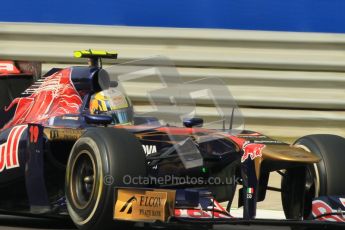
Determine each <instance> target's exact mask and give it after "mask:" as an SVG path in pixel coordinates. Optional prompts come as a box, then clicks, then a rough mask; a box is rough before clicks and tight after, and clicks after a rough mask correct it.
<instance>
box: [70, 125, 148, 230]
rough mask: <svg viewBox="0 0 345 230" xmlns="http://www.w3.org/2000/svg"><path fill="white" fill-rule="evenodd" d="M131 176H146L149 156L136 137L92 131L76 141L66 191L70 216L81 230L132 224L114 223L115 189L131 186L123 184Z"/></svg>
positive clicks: (107, 130)
mask: <svg viewBox="0 0 345 230" xmlns="http://www.w3.org/2000/svg"><path fill="white" fill-rule="evenodd" d="M127 175H129V176H131V177H135V176H146V158H145V153H144V151H143V148H142V146H141V144H140V142H139V141H138V140H137V139H136V137H135V136H134V135H133V134H131V133H129V132H128V131H126V130H123V129H116V128H92V129H90V130H88V131H87V132H86V133H85V134H84V135H83V136H82V137H81V138H80V139H78V140H77V141H76V143H75V144H74V146H73V148H72V150H71V154H70V156H69V159H68V164H67V170H66V186H65V189H66V201H67V209H68V212H69V215H70V217H71V219H72V220H73V222H74V223H75V225H76V226H77V227H78V228H79V229H83V230H91V229H102V230H103V229H116V227H117V226H118V227H120V226H122V227H123V225H124V224H129V223H131V222H127V223H126V222H120V221H114V220H113V209H114V202H115V201H114V197H115V194H114V187H117V186H119V187H123V186H128V184H125V182H124V181H123V178H124V177H125V176H127ZM138 186H139V185H136V187H138ZM114 227H115V228H114Z"/></svg>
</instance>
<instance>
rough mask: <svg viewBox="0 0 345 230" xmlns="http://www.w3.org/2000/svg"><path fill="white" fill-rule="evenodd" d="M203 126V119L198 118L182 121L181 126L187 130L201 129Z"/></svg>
mask: <svg viewBox="0 0 345 230" xmlns="http://www.w3.org/2000/svg"><path fill="white" fill-rule="evenodd" d="M203 124H204V119H202V118H199V117H193V118H186V119H184V120H183V125H184V126H185V127H187V128H192V127H202V125H203Z"/></svg>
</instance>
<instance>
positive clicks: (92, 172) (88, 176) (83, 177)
mask: <svg viewBox="0 0 345 230" xmlns="http://www.w3.org/2000/svg"><path fill="white" fill-rule="evenodd" d="M95 177H96V165H95V161H94V158H93V157H92V155H91V154H90V152H89V151H87V150H83V151H81V152H80V153H79V154H78V155H77V156H76V158H75V160H74V162H73V165H72V170H71V187H70V190H71V191H70V192H71V195H72V202H73V204H74V205H75V207H76V208H78V209H85V208H86V207H87V206H88V205H89V204H90V203H91V201H92V198H93V196H94V194H95Z"/></svg>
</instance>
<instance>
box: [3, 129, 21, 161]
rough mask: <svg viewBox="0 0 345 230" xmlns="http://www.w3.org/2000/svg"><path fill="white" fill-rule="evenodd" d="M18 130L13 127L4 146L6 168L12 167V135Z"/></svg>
mask: <svg viewBox="0 0 345 230" xmlns="http://www.w3.org/2000/svg"><path fill="white" fill-rule="evenodd" d="M18 128H19V127H14V128H13V129H12V130H11V132H10V134H9V135H8V139H7V143H6V144H5V145H6V167H11V166H12V163H11V144H12V142H13V140H14V133H15V132H16V130H17V129H18Z"/></svg>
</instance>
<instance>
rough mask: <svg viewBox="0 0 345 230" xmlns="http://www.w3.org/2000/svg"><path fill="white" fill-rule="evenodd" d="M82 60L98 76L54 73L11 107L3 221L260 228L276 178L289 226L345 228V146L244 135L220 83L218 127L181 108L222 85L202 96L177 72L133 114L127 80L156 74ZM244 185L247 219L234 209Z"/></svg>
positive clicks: (88, 54)
mask: <svg viewBox="0 0 345 230" xmlns="http://www.w3.org/2000/svg"><path fill="white" fill-rule="evenodd" d="M75 56H76V57H78V58H88V59H89V66H75V67H70V68H65V69H57V68H54V69H52V70H50V71H48V72H47V73H46V74H45V75H43V76H42V77H40V78H38V79H37V80H36V81H35V82H34V83H33V84H32V85H31V86H30V87H29V88H28V89H26V90H25V91H24V92H23V93H22V94H21V95H20V96H19V97H17V98H15V99H14V100H13V101H12V102H11V103H10V104H9V105H8V106H6V108H5V110H6V111H8V112H11V111H12V114H11V117H10V118H9V119H8V120H6V124H3V127H2V129H1V131H0V186H1V189H0V194H1V197H2V198H1V199H0V210H1V213H12V214H13V213H14V214H22V215H34V216H48V217H54V216H69V217H70V218H71V219H72V220H73V222H74V223H75V225H76V226H77V227H78V228H80V229H107V228H112V229H114V226H115V228H116V226H119V225H123V224H125V225H129V224H131V223H135V222H151V223H152V222H155V223H161V224H165V223H174V222H179V221H184V222H188V223H193V221H198V223H199V222H200V221H201V222H204V223H211V224H216V223H218V222H221V223H232V222H231V221H236V220H247V221H251V220H254V219H255V216H256V205H257V202H260V201H263V200H264V199H265V196H266V191H267V190H269V189H272V188H270V187H269V186H268V180H269V176H270V173H271V172H274V171H277V172H279V173H280V174H281V175H282V183H281V188H280V189H275V190H278V191H280V192H281V197H282V205H283V208H284V213H285V215H286V218H287V219H293V220H299V221H301V220H303V221H308V220H315V221H320V220H321V221H337V222H344V221H345V219H344V218H343V213H344V211H345V196H344V195H345V183H343V180H342V175H343V173H344V172H345V167H344V163H345V155H344V153H343V150H344V149H345V139H344V138H342V137H339V136H334V135H310V136H305V137H302V138H300V139H298V140H297V141H296V142H295V143H294V145H289V144H286V143H283V142H280V141H277V140H273V139H271V138H269V137H267V136H265V135H263V134H260V133H257V132H253V131H248V130H244V129H243V127H242V128H239V127H240V126H236V125H235V121H236V119H237V118H238V117H237V118H236V117H235V115H236V114H237V115H238V114H239V113H238V110H237V109H238V108H237V107H236V104H235V103H234V102H233V100H232V99H231V95H230V94H228V92H225V91H222V89H224V88H221V87H222V86H223V85H222V84H218V85H217V87H218V88H217V87H216V88H214V89H211V91H212V95H213V96H215V97H216V96H217V95H220V94H221V98H222V100H223V101H225V102H224V103H223V105H226V106H225V108H224V110H222V109H223V108H222V106H221V104H222V103H218V102H217V103H216V104H217V106H218V108H217V109H218V111H220V110H221V111H222V113H221V114H222V116H221V117H222V119H220V120H218V124H221V126H220V127H217V126H216V125H215V123H214V122H208V121H207V119H208V118H207V117H205V118H200V117H199V116H197V113H196V112H195V109H194V110H193V108H192V109H191V108H190V107H185V105H186V104H187V101H186V98H184V97H180V98H179V96H181V95H182V96H183V95H184V96H186V95H187V96H190V95H194V96H195V95H200V93H204V92H209V91H210V90H208V89H207V87H211V86H210V84H211V83H212V82H215V81H216V80H212V81H210V82H207V81H205V82H203V84H197V85H198V86H194V85H192V83H193V82H192V83H186V82H183V81H182V82H178V81H176V79H172V76H171V75H172V74H171V71H170V72H169V71H168V74H167V75H166V76H168V77H167V78H166V82H165V83H166V84H165V86H169V87H170V88H167V87H166V88H164V89H163V90H155V91H152V92H151V94H150V95H151V96H150V98H149V101H151V102H152V101H154V102H155V108H158V109H156V111H155V112H154V113H152V112H148V113H139V112H137V111H136V112H134V109H133V104H132V102H131V100H130V98H129V97H128V96H127V95H126V94H125V90H123V89H124V88H125V87H124V85H125V82H124V81H123V78H121V76H122V77H123V76H125V77H126V76H127V77H128V76H129V72H131V73H132V74H133V75H136V76H137V75H138V74H140V73H142V72H143V71H142V70H143V69H145V70H148V69H150V68H151V67H152V66H151V67H147V65H145V64H143V63H140V65H138V63H134V64H133V63H130V64H129V65H127V66H126V68H124V65H115V66H112V67H110V68H102V62H101V58H108V59H115V58H117V53H114V52H106V51H93V50H86V51H76V52H75ZM2 63H5V64H6V69H7V70H6V71H4V68H1V65H0V77H1V78H0V81H6V79H11V78H12V77H13V76H17V75H19V74H23V73H20V72H21V70H20V68H19V67H18V68H17V67H16V66H15V63H14V62H2ZM11 65H12V66H11ZM157 65H158V66H162V62H159V63H158V64H157ZM9 66H10V67H11V68H9ZM133 66H136V67H135V68H134V69H133V68H132V67H133ZM138 66H140V68H139V69H138V68H137V67H138ZM131 68H132V69H131ZM164 68H165V67H164ZM164 68H163V69H164ZM9 69H11V70H9ZM124 69H126V70H124ZM128 69H130V71H128ZM164 70H165V71H167V70H166V69H164ZM11 71H14V72H11ZM114 71H115V72H116V73H114ZM149 75H150V74H149ZM134 78H135V77H134ZM121 79H122V80H121ZM128 79H133V76H131V77H129V78H128ZM199 83H202V82H199ZM163 85H164V84H163ZM172 85H173V86H172ZM200 85H201V87H202V88H198V87H199V86H200ZM165 86H164V87H165ZM12 87H15V86H12ZM139 87H140V86H139ZM205 87H206V88H205ZM211 88H212V87H211ZM205 89H206V90H205ZM207 90H208V91H207ZM173 91H174V92H175V93H174V92H173ZM220 92H223V93H220ZM152 95H153V96H152ZM172 95H173V96H172ZM181 98H182V99H183V100H182V99H181ZM192 99H193V98H192V97H190V98H189V100H190V101H193V102H195V101H197V100H192ZM181 100H182V101H181ZM198 100H199V99H198ZM213 100H215V101H217V98H216V99H215V98H213ZM201 101H202V100H201ZM229 101H230V102H229ZM177 102H179V103H180V105H181V106H179V107H176V103H177ZM138 103H139V104H140V103H143V102H138ZM164 106H165V107H164ZM134 107H135V105H134ZM163 108H166V110H165V111H163V112H162V110H164V109H163ZM183 108H187V111H185V110H184V109H183ZM172 113H175V114H174V115H171V114H172ZM3 114H5V113H4V112H2V113H1V115H2V116H3ZM160 114H161V115H162V117H163V118H161V117H159V115H160ZM167 114H168V115H167ZM176 114H177V115H176ZM153 115H154V116H153ZM182 115H183V116H182ZM2 119H3V122H4V119H6V117H2ZM174 119H175V120H174ZM172 120H174V122H172ZM208 125H209V126H208ZM237 186H240V192H239V200H238V204H239V206H243V217H241V218H239V217H234V216H233V215H232V214H231V211H230V207H231V204H232V203H233V199H234V194H235V191H236V187H237ZM221 202H228V205H227V207H223V206H222V205H220V203H221Z"/></svg>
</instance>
